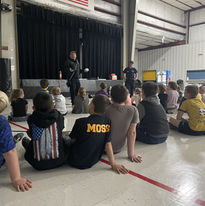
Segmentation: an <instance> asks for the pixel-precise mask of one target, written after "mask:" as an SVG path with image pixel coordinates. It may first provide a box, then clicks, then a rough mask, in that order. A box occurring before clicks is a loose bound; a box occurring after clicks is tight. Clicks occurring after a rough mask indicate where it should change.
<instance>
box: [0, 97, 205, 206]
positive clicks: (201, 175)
mask: <svg viewBox="0 0 205 206" xmlns="http://www.w3.org/2000/svg"><path fill="white" fill-rule="evenodd" d="M66 99H67V107H68V111H69V112H70V111H71V104H70V100H69V99H68V98H66ZM31 106H32V101H31V100H29V112H32V110H31ZM9 112H10V108H7V109H6V110H5V111H4V112H3V115H5V116H6V117H7V116H8V114H9ZM83 116H88V115H85V114H82V115H74V114H71V113H69V114H67V115H66V119H65V125H66V128H65V131H70V130H71V129H72V126H73V124H74V122H75V119H77V118H79V117H83ZM17 124H19V123H17ZM20 125H21V126H24V127H28V126H27V123H26V122H23V123H20ZM11 128H12V130H13V131H25V130H23V129H21V128H20V127H18V126H14V125H11ZM16 133H17V132H14V133H13V134H16ZM16 147H17V150H18V154H19V161H20V167H21V173H22V176H23V177H26V178H29V179H31V180H32V181H33V189H31V190H30V191H29V192H25V193H23V192H21V193H17V192H16V191H15V189H14V188H13V187H12V185H11V182H10V179H9V174H8V171H7V168H6V166H3V167H2V168H1V170H0V201H1V203H0V205H1V206H37V205H40V206H47V205H48V206H57V205H59V206H64V205H65V206H92V205H95V206H122V205H123V206H124V205H128V206H132V205H133V206H151V205H154V206H168V205H171V206H193V205H204V206H205V184H204V182H205V136H201V137H192V136H187V135H183V134H180V133H178V132H176V131H173V130H171V131H170V134H169V138H168V140H167V142H166V143H163V144H160V145H146V144H143V143H139V142H136V145H135V153H137V154H140V155H141V156H142V158H143V162H142V163H141V164H136V163H132V162H130V161H129V160H128V158H127V152H126V148H125V149H124V151H122V152H121V153H119V154H117V155H115V159H116V162H117V163H120V164H123V165H125V166H126V167H127V168H128V169H129V170H131V171H133V172H134V173H135V174H136V175H137V174H140V175H142V177H140V178H138V177H136V176H134V175H131V174H127V175H118V174H117V173H115V172H113V171H112V170H111V169H110V166H108V165H107V164H105V163H103V162H99V163H97V164H96V165H95V166H94V167H92V168H91V169H87V170H78V169H75V168H71V167H68V166H66V165H65V166H62V167H60V168H57V169H53V170H48V171H36V170H34V169H33V168H32V167H31V166H30V165H29V164H28V163H27V162H26V161H25V160H24V157H23V155H24V152H25V151H24V148H23V147H22V146H21V143H18V144H17V145H16ZM103 159H106V160H107V157H106V155H104V156H103ZM146 178H149V179H148V180H147V181H146ZM153 180H154V181H156V182H153ZM152 183H153V184H152Z"/></svg>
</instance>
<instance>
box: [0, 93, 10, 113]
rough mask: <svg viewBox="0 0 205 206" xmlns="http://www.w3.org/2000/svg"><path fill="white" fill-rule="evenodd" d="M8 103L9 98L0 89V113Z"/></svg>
mask: <svg viewBox="0 0 205 206" xmlns="http://www.w3.org/2000/svg"><path fill="white" fill-rule="evenodd" d="M8 105H9V99H8V97H7V95H6V94H5V93H4V92H2V91H0V113H2V112H3V111H4V110H5V109H6V108H7V107H8Z"/></svg>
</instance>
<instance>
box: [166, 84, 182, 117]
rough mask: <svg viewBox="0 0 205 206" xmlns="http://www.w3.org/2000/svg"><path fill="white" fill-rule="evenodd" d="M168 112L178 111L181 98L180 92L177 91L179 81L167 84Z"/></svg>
mask: <svg viewBox="0 0 205 206" xmlns="http://www.w3.org/2000/svg"><path fill="white" fill-rule="evenodd" d="M167 94H168V98H167V113H169V114H173V113H177V105H178V104H177V101H178V98H179V93H178V92H177V83H176V82H172V81H171V82H169V83H168V86H167Z"/></svg>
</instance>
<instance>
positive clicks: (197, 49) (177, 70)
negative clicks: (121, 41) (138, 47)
mask: <svg viewBox="0 0 205 206" xmlns="http://www.w3.org/2000/svg"><path fill="white" fill-rule="evenodd" d="M199 69H205V42H200V43H193V44H187V45H182V46H175V47H169V48H163V49H156V50H150V51H144V52H138V71H139V79H140V80H142V72H143V71H144V70H161V71H162V70H170V71H171V79H172V80H173V81H176V80H178V79H179V78H182V79H183V80H185V81H186V71H187V70H199ZM203 78H205V77H203Z"/></svg>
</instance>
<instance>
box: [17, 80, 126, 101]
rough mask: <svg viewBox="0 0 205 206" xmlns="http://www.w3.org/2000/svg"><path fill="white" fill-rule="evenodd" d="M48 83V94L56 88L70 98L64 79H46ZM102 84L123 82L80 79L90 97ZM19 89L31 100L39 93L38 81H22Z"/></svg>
mask: <svg viewBox="0 0 205 206" xmlns="http://www.w3.org/2000/svg"><path fill="white" fill-rule="evenodd" d="M48 81H49V82H50V86H49V88H48V90H49V92H50V93H51V89H52V88H53V87H55V86H58V87H60V88H61V92H62V94H63V95H64V96H65V97H69V96H70V88H68V87H67V85H66V82H67V80H66V79H62V80H60V79H48ZM102 82H105V83H106V84H107V87H109V86H114V85H116V84H123V80H104V79H99V80H87V79H80V84H81V87H84V88H85V89H86V92H87V93H89V94H91V95H92V94H95V93H96V92H97V91H98V90H99V86H100V84H101V83H102ZM21 88H22V89H23V90H24V95H25V99H33V97H34V96H35V94H36V93H37V92H39V91H41V87H40V79H22V80H21Z"/></svg>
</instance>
